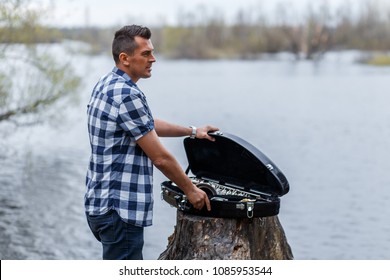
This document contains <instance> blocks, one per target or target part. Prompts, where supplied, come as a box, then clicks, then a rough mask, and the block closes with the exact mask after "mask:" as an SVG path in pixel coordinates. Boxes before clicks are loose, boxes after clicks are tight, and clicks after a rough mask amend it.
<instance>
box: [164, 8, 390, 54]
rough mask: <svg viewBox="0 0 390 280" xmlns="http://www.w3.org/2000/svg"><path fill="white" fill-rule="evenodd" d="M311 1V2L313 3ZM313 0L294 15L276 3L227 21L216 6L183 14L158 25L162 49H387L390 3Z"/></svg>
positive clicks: (173, 51)
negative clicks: (333, 4) (332, 3)
mask: <svg viewBox="0 0 390 280" xmlns="http://www.w3.org/2000/svg"><path fill="white" fill-rule="evenodd" d="M313 3H314V2H313ZM319 3H321V2H319V1H318V2H317V1H316V3H315V4H316V6H314V4H313V5H309V6H307V8H306V10H305V11H303V12H301V13H299V14H297V13H296V12H294V10H293V9H292V8H291V7H286V6H282V5H279V6H277V7H276V9H275V11H274V14H273V15H271V16H267V15H266V14H265V12H263V10H262V9H261V6H260V7H258V8H257V9H256V8H251V9H248V10H240V11H238V12H237V14H236V18H235V20H234V21H233V22H232V23H228V22H227V21H226V20H225V18H224V17H223V16H222V15H221V14H219V13H218V11H207V9H205V8H204V7H203V8H202V7H200V8H199V10H198V11H194V12H187V13H183V14H182V15H181V16H180V17H179V19H181V21H179V25H178V26H165V27H163V28H161V29H159V30H157V39H158V40H159V44H157V45H159V46H160V50H161V52H162V53H163V54H164V55H166V56H168V57H171V58H194V59H197V58H206V59H207V58H219V57H238V58H252V57H256V56H258V55H259V54H262V53H277V52H290V53H292V54H294V55H295V56H296V57H297V58H302V57H303V58H307V59H315V58H318V57H320V56H321V55H322V54H323V53H324V52H326V51H328V50H340V49H357V50H365V51H388V50H390V7H389V6H387V7H386V6H384V5H380V4H378V3H377V2H376V1H368V2H364V3H362V2H360V5H357V4H358V2H356V1H355V2H354V3H353V4H354V5H352V3H351V4H350V3H348V2H345V3H344V4H343V5H342V6H339V7H336V8H331V7H330V6H329V5H328V4H327V3H328V2H322V4H321V5H319Z"/></svg>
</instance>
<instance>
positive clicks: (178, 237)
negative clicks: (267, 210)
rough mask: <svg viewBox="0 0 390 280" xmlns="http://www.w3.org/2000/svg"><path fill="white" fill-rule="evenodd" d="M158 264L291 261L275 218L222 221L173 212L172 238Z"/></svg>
mask: <svg viewBox="0 0 390 280" xmlns="http://www.w3.org/2000/svg"><path fill="white" fill-rule="evenodd" d="M158 259H159V260H291V259H293V254H292V251H291V248H290V245H289V244H288V243H287V238H286V236H285V233H284V230H283V228H282V225H281V224H280V222H279V219H278V217H277V216H272V217H264V218H253V219H247V218H244V219H242V218H240V219H235V218H234V219H222V218H212V217H202V216H195V215H191V214H187V213H184V212H182V211H179V210H178V211H177V222H176V226H175V230H174V232H173V234H172V235H171V236H170V237H169V238H168V246H167V249H166V250H165V251H164V252H162V253H161V255H160V257H159V258H158Z"/></svg>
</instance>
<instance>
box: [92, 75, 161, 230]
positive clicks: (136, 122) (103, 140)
mask: <svg viewBox="0 0 390 280" xmlns="http://www.w3.org/2000/svg"><path fill="white" fill-rule="evenodd" d="M87 112H88V131H89V140H90V143H91V150H92V155H91V158H90V163H89V168H88V172H87V178H86V185H87V192H86V194H85V211H86V212H87V213H89V214H91V215H101V214H104V213H106V212H107V211H109V210H111V209H114V210H116V211H117V212H118V214H119V216H120V217H121V218H122V219H123V220H124V221H125V222H128V223H130V224H133V225H136V226H150V225H151V224H152V208H153V178H152V177H153V165H152V162H151V160H150V159H149V158H148V157H147V156H146V154H145V153H144V152H143V150H142V149H141V148H140V147H139V146H138V145H137V144H136V141H137V140H138V139H140V138H141V137H142V136H143V135H145V134H147V133H148V132H149V131H151V130H153V129H154V120H153V116H152V113H151V111H150V109H149V107H148V104H147V102H146V98H145V95H144V94H143V92H142V91H141V90H140V89H139V88H138V87H137V85H136V84H135V83H133V82H132V81H131V79H130V77H129V76H128V75H127V74H126V73H125V72H123V71H122V70H120V69H118V68H116V67H114V69H113V70H112V72H110V73H109V74H107V75H106V76H104V77H102V78H101V79H100V80H99V82H98V83H97V84H96V86H95V88H94V89H93V91H92V96H91V99H90V102H89V104H88V109H87Z"/></svg>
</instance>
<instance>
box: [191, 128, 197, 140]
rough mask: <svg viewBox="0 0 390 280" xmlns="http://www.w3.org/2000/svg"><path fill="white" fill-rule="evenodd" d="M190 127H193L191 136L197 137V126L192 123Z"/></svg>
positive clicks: (192, 137)
mask: <svg viewBox="0 0 390 280" xmlns="http://www.w3.org/2000/svg"><path fill="white" fill-rule="evenodd" d="M190 127H191V128H192V131H191V135H190V138H191V139H195V138H196V127H195V126H192V125H190Z"/></svg>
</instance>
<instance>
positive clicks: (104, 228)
mask: <svg viewBox="0 0 390 280" xmlns="http://www.w3.org/2000/svg"><path fill="white" fill-rule="evenodd" d="M114 214H115V213H114V211H112V210H111V211H108V212H107V213H105V214H103V215H88V223H89V226H90V228H91V230H92V232H93V234H94V235H95V237H96V238H97V239H98V240H99V241H100V242H102V243H112V242H115V218H114Z"/></svg>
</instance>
